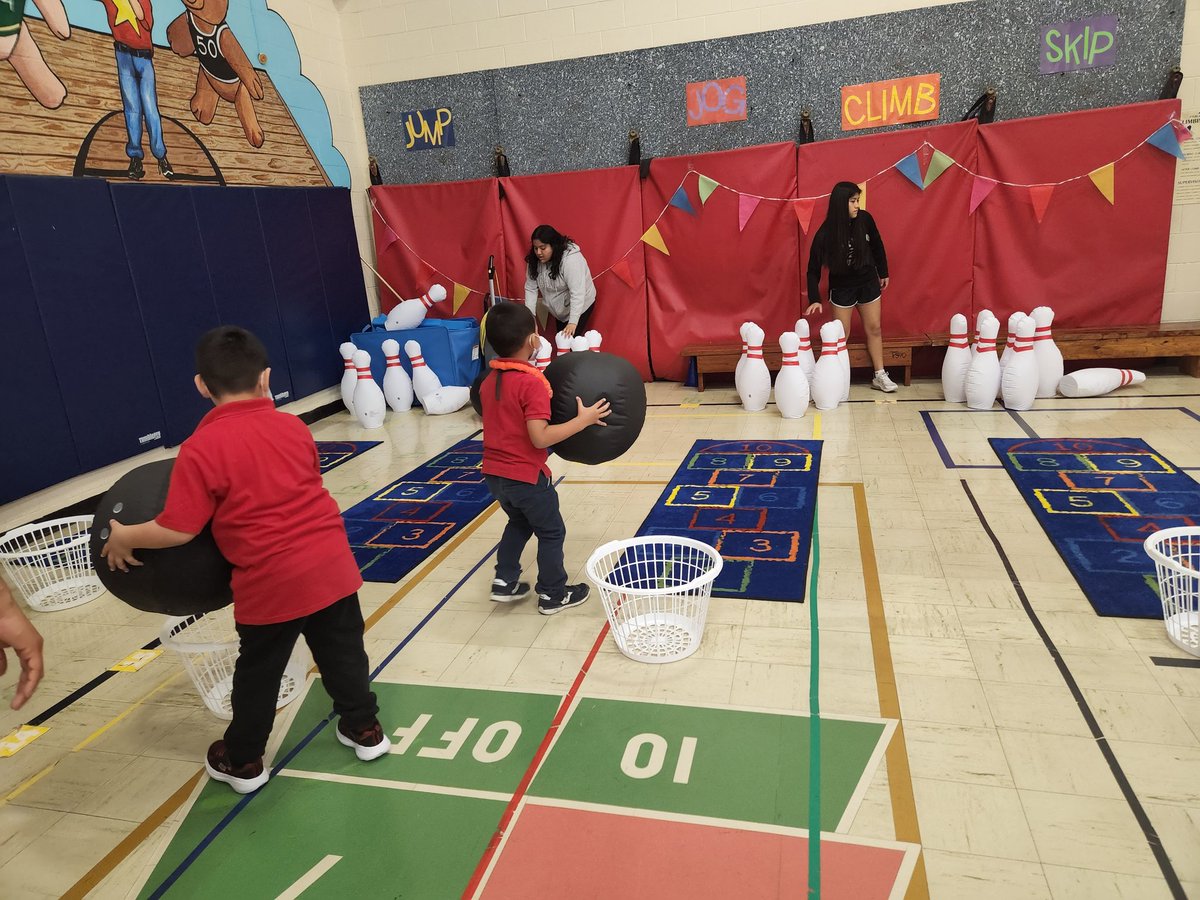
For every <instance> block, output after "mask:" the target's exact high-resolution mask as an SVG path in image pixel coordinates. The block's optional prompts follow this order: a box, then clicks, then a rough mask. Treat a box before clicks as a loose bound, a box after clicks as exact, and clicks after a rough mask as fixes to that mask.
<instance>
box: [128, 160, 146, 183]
mask: <svg viewBox="0 0 1200 900" xmlns="http://www.w3.org/2000/svg"><path fill="white" fill-rule="evenodd" d="M145 174H146V169H145V167H144V166H143V165H142V159H141V157H134V158H132V159H130V160H129V177H130V178H132V179H133V180H134V181H138V180H140V179H141V177H142V176H143V175H145Z"/></svg>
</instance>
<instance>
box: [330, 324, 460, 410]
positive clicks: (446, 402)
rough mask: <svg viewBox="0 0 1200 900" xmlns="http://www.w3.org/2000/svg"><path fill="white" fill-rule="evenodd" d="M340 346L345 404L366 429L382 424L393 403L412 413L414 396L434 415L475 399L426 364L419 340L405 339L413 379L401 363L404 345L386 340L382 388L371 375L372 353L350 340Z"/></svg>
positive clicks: (422, 406) (400, 408) (454, 408)
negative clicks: (445, 380)
mask: <svg viewBox="0 0 1200 900" xmlns="http://www.w3.org/2000/svg"><path fill="white" fill-rule="evenodd" d="M338 349H339V350H340V352H341V354H342V363H343V368H344V371H343V372H342V403H344V404H345V405H346V409H347V410H348V411H349V412H350V415H352V416H354V418H356V419H357V420H358V424H359V425H361V426H362V427H363V428H379V427H380V426H382V425H383V420H384V417H385V416H386V414H387V409H388V407H389V406H390V407H391V408H392V410H393V411H394V412H408V411H409V410H410V409H412V405H413V397H414V395H415V396H416V399H417V400H418V401H419V402H420V404H421V408H422V409H423V410H425V412H426V413H427V414H428V415H431V416H438V415H445V414H446V413H452V412H456V411H458V410H460V409H462V408H463V407H464V406H466V404H467V402H468V401H469V400H470V399H471V389H470V388H468V387H457V386H453V385H450V386H444V385H443V384H442V381H441V379H440V378H438V377H437V373H435V372H434V371H433V369H431V368H429V366H428V365H427V364H426V363H425V358H424V357H423V356H422V355H421V345H420V344H419V343H417V342H416V341H405V342H404V352H405V353H406V354H408V359H409V362H410V363H411V364H412V377H411V378H410V377H409V375H408V373H407V372H406V371H404V367H403V366H402V365H401V364H400V344H399V343H398V342H397V341H393V340H386V341H384V342H383V346H382V349H383V355H384V357H385V358H386V359H387V369H386V370H385V371H384V376H383V386H382V387H380V386H379V385H378V384H376V383H375V379H374V378H372V377H371V354H370V353H369V352H367V351H366V350H359V349H357V348H355V346H354V344H352V343H350V342H349V341H347V342H346V343H344V344H342V345H341V347H339V348H338Z"/></svg>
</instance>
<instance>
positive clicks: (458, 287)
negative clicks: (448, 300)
mask: <svg viewBox="0 0 1200 900" xmlns="http://www.w3.org/2000/svg"><path fill="white" fill-rule="evenodd" d="M470 295H471V289H470V288H469V287H467V286H466V285H462V284H459V283H458V282H455V284H454V303H453V305H452V306H451V308H452V309H453V310H454V314H455V315H458V310H459V308H460V307H461V306H462V305H463V303H464V302H466V299H467V297H469V296H470Z"/></svg>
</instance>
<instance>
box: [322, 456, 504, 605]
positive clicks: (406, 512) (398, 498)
mask: <svg viewBox="0 0 1200 900" xmlns="http://www.w3.org/2000/svg"><path fill="white" fill-rule="evenodd" d="M482 464H483V443H482V441H476V440H471V439H470V438H468V439H466V440H463V441H459V442H458V443H457V444H455V445H454V446H453V447H451V448H450V449H449V450H445V451H443V452H442V453H439V454H438V455H437V456H435V457H434V458H433V459H431V460H429V462H427V463H424V464H423V465H420V466H417V468H415V469H413V470H412V471H411V472H409V473H408V474H406V475H405V476H404V477H403V478H401V479H399V480H398V481H393V482H392V483H391V484H389V485H388V486H387V487H385V488H383V489H382V490H380V491H378V492H376V493H375V494H373V495H372V496H370V497H368V498H367V499H366V500H363V501H362V502H361V503H357V504H355V505H354V506H352V507H351V508H350V509H348V510H346V511H345V512H344V513H342V518H343V519H344V520H345V522H346V533H347V534H348V535H349V537H350V547H351V549H352V550H353V551H354V558H355V559H356V560H358V568H359V570H360V571H361V572H362V576H363V578H364V579H365V580H367V581H379V582H396V581H399V580H400V579H401V578H403V577H404V576H405V575H407V574H408V573H409V572H411V571H412V570H413V569H415V568H416V567H417V566H419V565H420V564H421V563H422V562H424V561H425V560H426V559H427V558H428V557H429V556H431V555H432V554H433V553H434V552H436V551H437V549H438V548H439V547H441V546H442V545H443V544H445V543H446V541H448V540H450V538H452V537H453V536H454V535H455V534H457V533H458V532H459V531H460V530H462V528H463V527H464V526H465V525H466V524H467V523H468V522H470V521H471V520H472V519H474V518H475V517H476V516H477V515H479V514H480V513H481V512H483V511H484V510H485V509H487V507H488V506H489V505H490V504H491V502H492V495H491V493H489V492H488V489H487V485H486V484H484V481H483V469H482V468H481V466H482Z"/></svg>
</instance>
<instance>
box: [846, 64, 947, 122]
mask: <svg viewBox="0 0 1200 900" xmlns="http://www.w3.org/2000/svg"><path fill="white" fill-rule="evenodd" d="M941 89H942V76H941V75H940V74H939V73H937V72H934V73H931V74H929V75H913V76H911V77H909V78H895V79H892V80H891V81H873V82H871V83H870V84H856V85H853V86H852V87H844V88H842V131H856V130H858V129H860V128H879V127H881V126H883V125H899V124H900V123H902V122H924V121H926V120H929V119H936V118H937V117H938V106H939V100H940V97H941Z"/></svg>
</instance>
